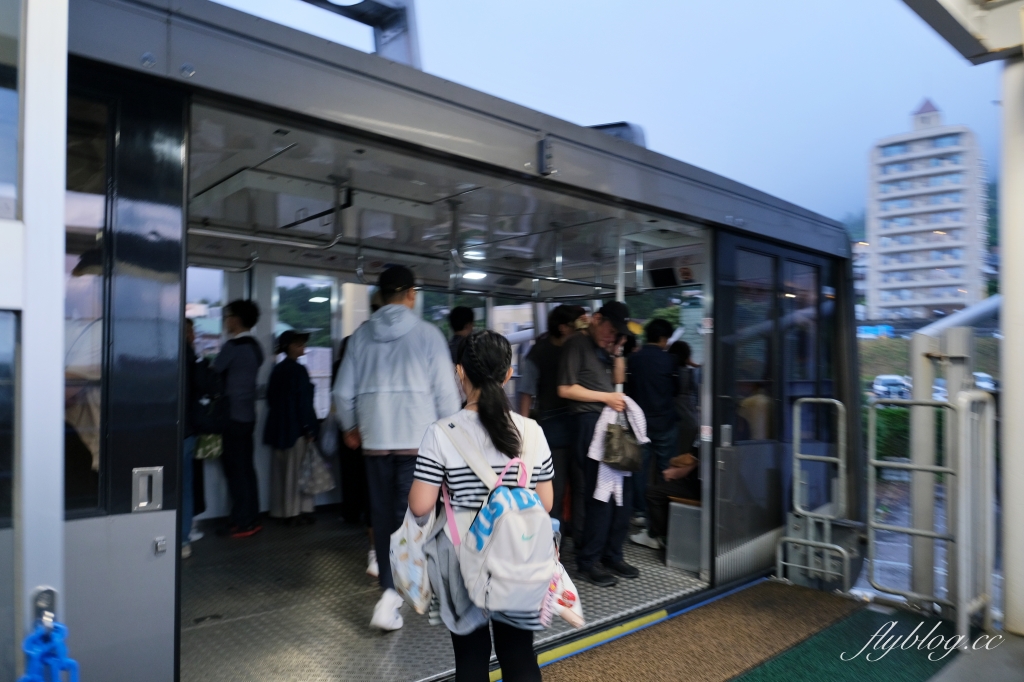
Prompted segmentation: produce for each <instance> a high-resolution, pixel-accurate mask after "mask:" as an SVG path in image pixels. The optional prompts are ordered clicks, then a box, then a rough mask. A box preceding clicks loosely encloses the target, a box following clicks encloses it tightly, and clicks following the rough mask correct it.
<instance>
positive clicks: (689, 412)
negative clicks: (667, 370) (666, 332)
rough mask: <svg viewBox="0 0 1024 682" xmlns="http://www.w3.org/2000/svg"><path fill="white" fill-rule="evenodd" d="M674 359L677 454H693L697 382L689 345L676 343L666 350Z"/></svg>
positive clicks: (695, 430)
mask: <svg viewBox="0 0 1024 682" xmlns="http://www.w3.org/2000/svg"><path fill="white" fill-rule="evenodd" d="M668 352H669V354H671V355H672V356H673V357H675V360H676V364H677V365H678V372H679V392H678V393H677V394H676V414H678V415H679V449H678V451H677V452H678V453H680V454H685V453H692V452H694V447H693V443H694V441H696V440H697V431H698V430H699V428H700V425H699V424H698V423H697V422H698V419H697V404H698V400H697V382H696V380H695V379H694V376H693V368H694V367H695V366H696V365H694V364H693V360H692V359H691V357H690V354H691V351H690V344H688V343H686V342H685V341H676V342H675V343H673V344H672V346H671V347H670V348H669V349H668Z"/></svg>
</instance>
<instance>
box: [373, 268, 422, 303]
mask: <svg viewBox="0 0 1024 682" xmlns="http://www.w3.org/2000/svg"><path fill="white" fill-rule="evenodd" d="M377 286H378V287H379V288H380V293H381V295H382V296H383V297H384V298H385V299H387V298H391V297H392V296H394V295H395V294H397V293H400V292H402V291H406V290H407V289H412V288H413V287H414V286H416V278H415V276H414V275H413V274H412V270H410V269H409V268H407V267H405V266H404V265H392V266H390V267H388V269H387V270H385V271H384V272H382V273H380V279H378V280H377Z"/></svg>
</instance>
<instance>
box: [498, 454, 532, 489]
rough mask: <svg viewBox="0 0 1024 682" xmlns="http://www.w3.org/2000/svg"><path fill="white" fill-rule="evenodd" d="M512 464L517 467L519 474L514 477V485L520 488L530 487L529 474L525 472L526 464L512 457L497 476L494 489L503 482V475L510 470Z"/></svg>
mask: <svg viewBox="0 0 1024 682" xmlns="http://www.w3.org/2000/svg"><path fill="white" fill-rule="evenodd" d="M513 464H514V465H516V466H518V467H519V474H518V475H517V476H516V485H518V486H519V487H520V488H525V487H527V486H528V485H530V472H528V471H527V470H526V462H524V461H523V460H521V459H519V458H518V457H513V458H512V459H510V460H509V461H508V464H506V465H505V468H504V469H502V470H501V473H500V474H498V483H497V485H495V486H494V487H495V488H497V487H498V486H499V485H501V484H502V482H503V481H504V480H505V474H506V473H508V470H509V469H511V468H512V465H513Z"/></svg>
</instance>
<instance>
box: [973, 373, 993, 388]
mask: <svg viewBox="0 0 1024 682" xmlns="http://www.w3.org/2000/svg"><path fill="white" fill-rule="evenodd" d="M974 385H975V387H977V388H980V389H981V390H983V391H995V390H997V388H998V384H997V383H996V380H995V379H993V378H992V375H991V374H986V373H985V372H975V373H974Z"/></svg>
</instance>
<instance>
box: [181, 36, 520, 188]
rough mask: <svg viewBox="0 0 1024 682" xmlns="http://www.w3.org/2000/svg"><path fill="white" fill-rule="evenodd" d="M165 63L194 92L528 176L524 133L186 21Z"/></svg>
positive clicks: (421, 97) (465, 111) (491, 118)
mask: <svg viewBox="0 0 1024 682" xmlns="http://www.w3.org/2000/svg"><path fill="white" fill-rule="evenodd" d="M171 63H172V64H173V65H176V66H177V65H191V66H192V67H193V68H194V70H195V73H194V75H192V76H191V77H189V78H187V79H185V80H187V81H188V82H189V83H190V84H192V85H195V86H198V87H203V88H208V89H210V90H215V91H217V92H221V93H225V94H229V95H235V96H238V97H244V98H246V99H250V100H253V101H257V102H264V103H266V104H270V105H273V106H278V107H281V108H284V109H290V110H293V111H296V110H297V111H299V112H300V113H303V114H307V115H310V116H314V117H316V118H320V119H324V120H326V121H332V122H335V123H340V124H342V125H347V126H351V127H353V128H358V129H360V130H364V131H366V132H370V133H376V134H379V135H384V136H387V137H389V138H397V139H400V140H403V141H405V142H409V143H412V144H415V145H419V146H423V147H428V148H433V149H443V150H444V151H445V152H447V153H451V154H456V155H458V156H461V157H464V158H467V159H471V160H473V161H480V162H483V163H487V164H492V165H496V166H501V167H505V168H511V169H515V170H517V171H519V172H530V170H531V168H532V163H533V162H534V160H535V158H534V157H535V156H536V143H537V140H538V137H537V134H536V132H535V131H533V130H530V129H529V128H526V127H523V126H517V125H514V124H511V123H508V122H505V121H501V120H496V119H494V118H493V117H488V116H485V115H481V114H478V113H476V112H474V111H470V110H466V109H461V108H457V107H453V106H451V105H450V104H448V103H446V102H444V101H441V100H438V99H435V98H432V97H428V96H424V95H423V94H420V93H417V92H412V91H408V90H402V89H399V88H395V87H393V86H386V85H384V84H382V83H380V82H378V81H375V80H373V79H371V78H368V77H366V76H364V75H361V74H359V73H355V72H352V71H348V70H342V69H337V68H331V67H330V66H328V65H325V64H323V63H322V62H318V61H315V60H313V59H310V58H308V57H303V56H301V55H297V54H294V53H289V52H285V51H283V50H279V49H275V48H273V47H271V46H268V45H265V44H259V43H255V42H252V41H249V40H245V39H243V38H241V37H238V36H226V35H223V34H219V33H217V32H216V31H213V30H211V29H209V28H205V27H202V26H199V25H197V24H195V23H194V22H191V21H186V20H180V19H178V18H174V19H173V20H172V24H171ZM182 68H184V66H182ZM179 77H180V76H179ZM528 164H530V165H528Z"/></svg>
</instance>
